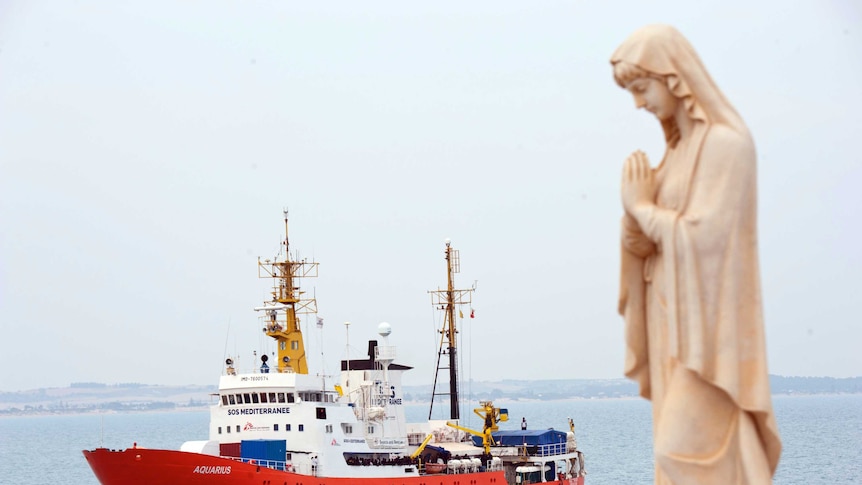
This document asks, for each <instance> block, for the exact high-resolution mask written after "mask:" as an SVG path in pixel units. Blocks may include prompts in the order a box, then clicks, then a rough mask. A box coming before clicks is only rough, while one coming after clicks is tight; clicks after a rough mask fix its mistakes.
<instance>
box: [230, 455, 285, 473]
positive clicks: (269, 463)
mask: <svg viewBox="0 0 862 485" xmlns="http://www.w3.org/2000/svg"><path fill="white" fill-rule="evenodd" d="M234 460H236V461H241V462H243V463H248V464H250V465H258V466H262V467H265V468H271V469H273V470H279V471H289V472H292V471H295V470H294V467H293V466H292V465H291V464H289V463H288V462H286V461H278V460H259V459H257V458H239V457H235V458H234Z"/></svg>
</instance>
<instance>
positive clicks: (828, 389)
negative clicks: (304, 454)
mask: <svg viewBox="0 0 862 485" xmlns="http://www.w3.org/2000/svg"><path fill="white" fill-rule="evenodd" d="M769 380H770V385H771V386H772V393H773V394H780V395H811V394H859V393H862V377H848V378H835V377H785V376H770V377H769ZM444 385H445V384H444ZM442 390H443V389H438V392H439V391H442ZM217 392H218V389H217V388H216V386H158V385H149V384H137V383H125V384H103V383H97V382H78V383H73V384H71V385H70V386H69V387H62V388H46V389H34V390H29V391H18V392H0V416H10V415H26V414H70V413H92V412H105V411H114V412H146V411H166V410H185V409H188V410H195V409H197V410H201V409H206V408H207V407H208V406H210V405H211V404H214V403H215V402H216V399H215V397H214V394H216V393H217ZM430 395H431V386H430V385H425V386H404V400H405V401H406V402H408V403H424V402H428V401H429V399H430ZM461 396H462V398H463V399H466V400H470V401H480V400H491V401H499V400H521V399H525V400H534V399H543V400H557V399H608V398H630V397H636V396H637V386H636V385H635V384H634V383H633V382H632V381H629V380H627V379H557V380H516V379H504V380H502V381H468V382H464V383H463V384H462V386H461Z"/></svg>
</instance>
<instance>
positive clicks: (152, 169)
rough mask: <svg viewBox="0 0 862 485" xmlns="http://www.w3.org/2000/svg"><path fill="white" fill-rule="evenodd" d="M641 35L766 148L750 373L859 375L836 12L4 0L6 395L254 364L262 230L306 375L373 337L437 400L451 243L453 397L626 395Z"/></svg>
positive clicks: (859, 191)
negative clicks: (654, 34)
mask: <svg viewBox="0 0 862 485" xmlns="http://www.w3.org/2000/svg"><path fill="white" fill-rule="evenodd" d="M654 22H662V23H668V24H671V25H674V26H676V27H677V28H678V29H679V30H680V31H682V33H683V34H684V35H686V36H687V37H688V38H689V40H690V41H691V43H692V44H693V45H694V47H695V49H696V50H697V51H698V52H699V54H700V56H701V58H702V59H703V61H704V63H705V64H706V66H707V68H708V69H709V71H710V72H711V74H712V76H713V78H714V79H715V81H716V83H717V84H718V86H719V87H720V88H721V89H722V91H723V92H724V94H725V95H726V97H727V98H728V99H729V100H730V101H731V103H732V104H733V105H734V106H735V107H736V108H737V110H738V111H739V112H740V114H741V115H742V116H743V118H744V119H745V121H746V123H747V124H748V126H749V128H750V129H751V131H752V133H753V136H754V138H755V141H756V143H757V147H758V153H759V160H758V163H759V166H758V168H759V223H760V253H761V260H760V263H761V268H760V269H761V273H762V283H763V298H764V302H765V321H766V332H767V346H768V349H767V350H768V362H769V371H770V373H773V374H781V375H791V376H835V377H847V376H856V375H862V352H860V351H859V342H862V325H860V323H862V318H860V314H859V302H860V301H862V284H860V275H862V257H860V248H862V224H860V222H862V216H860V211H862V158H861V157H860V150H859V148H858V145H859V143H858V139H859V137H860V134H862V94H860V86H862V7H860V3H859V2H855V1H849V0H848V1H834V2H826V1H806V2H791V3H788V2H778V1H768V2H751V1H710V2H687V1H686V2H683V1H664V2H598V1H593V2H585V1H584V2H526V1H518V2H513V1H481V2H450V1H443V2H403V1H391V2H342V1H334V2H292V1H257V2H249V1H238V0H220V1H219V0H216V1H214V0H206V1H182V2H177V1H165V0H154V1H150V2H116V1H112V0H84V1H76V2H68V1H59V0H58V1H43V2H33V1H14V0H13V1H9V0H7V1H5V2H2V3H0V220H2V233H0V285H2V286H0V332H2V337H0V355H2V357H3V362H4V367H5V368H6V371H5V372H3V373H2V375H0V391H15V390H23V389H33V388H39V387H60V386H67V385H69V384H70V383H72V382H105V383H127V382H139V383H146V384H215V383H216V382H217V380H218V376H219V375H220V373H221V370H222V367H223V365H222V363H223V361H224V357H225V356H226V355H228V354H229V355H231V356H234V357H236V356H239V358H240V363H241V365H245V366H250V365H252V359H253V357H252V355H251V354H252V351H255V350H257V351H259V352H260V351H271V350H273V346H272V345H271V344H270V343H269V342H268V339H267V338H266V337H265V336H264V335H263V333H262V332H261V325H260V323H259V322H258V320H257V317H258V315H257V314H256V313H255V312H254V311H253V310H252V309H253V307H255V306H259V305H260V304H261V302H262V301H263V300H264V299H267V298H268V289H269V285H268V283H269V282H268V281H266V280H258V279H257V268H256V264H257V257H258V256H262V257H272V256H273V255H274V254H275V253H276V251H277V250H278V243H279V240H280V239H281V237H282V231H283V224H282V214H281V211H282V208H284V207H287V208H289V210H290V215H291V219H290V222H291V244H292V248H294V249H298V250H299V251H300V252H301V255H302V256H304V257H308V258H309V259H311V258H314V259H315V260H317V261H319V262H320V277H319V278H318V279H317V280H310V281H307V282H306V283H305V286H304V289H305V290H307V291H309V292H313V293H314V294H316V296H317V299H318V306H319V309H320V313H319V315H320V316H321V317H323V318H324V321H325V325H324V328H323V331H322V332H318V330H317V329H316V328H315V326H314V325H313V324H311V325H309V326H308V331H307V333H306V344H307V347H308V351H309V354H310V359H309V360H310V362H309V364H310V366H311V367H312V369H313V371H315V372H316V371H321V370H322V371H323V372H325V373H329V374H332V373H335V372H336V370H337V369H338V364H337V362H338V360H339V359H341V358H343V357H344V356H345V355H347V353H346V351H345V327H344V325H343V322H345V321H350V322H352V325H351V326H350V347H351V349H352V350H351V354H350V355H351V356H352V357H355V358H359V357H361V356H362V355H363V354H364V352H365V347H366V341H367V340H368V339H369V338H374V337H376V333H375V332H376V328H377V325H378V324H379V323H380V322H382V321H386V322H389V323H390V324H391V325H392V327H393V333H392V336H391V337H390V343H391V344H393V345H396V346H397V347H398V352H399V354H400V357H399V359H397V362H399V363H401V364H405V365H411V366H414V368H415V369H414V370H413V371H410V372H409V373H408V374H407V375H406V376H405V383H407V384H423V383H430V382H431V381H432V379H433V372H434V359H435V352H436V350H437V344H438V339H439V336H438V335H437V334H436V333H435V325H439V322H440V319H441V316H440V314H439V312H435V311H434V310H433V308H432V306H431V301H430V297H429V295H428V293H427V291H428V290H432V289H436V288H437V287H438V286H442V285H445V262H444V260H443V249H444V240H445V239H446V238H451V240H452V243H453V246H454V247H456V248H457V249H459V250H460V254H461V273H460V274H458V275H457V284H458V286H460V287H469V286H471V285H472V284H473V282H474V281H477V282H478V284H477V291H476V293H475V295H474V304H473V308H474V309H475V311H476V318H475V319H472V320H471V319H469V318H468V319H465V321H464V322H463V324H462V326H461V335H462V338H463V341H462V349H461V350H462V352H463V355H464V357H463V358H464V360H463V368H464V371H465V372H464V376H463V377H464V378H470V377H472V378H473V379H476V380H491V381H496V380H502V379H564V378H617V377H621V376H622V368H623V360H624V359H623V350H624V346H623V323H622V320H621V318H620V317H619V316H618V315H617V313H616V301H617V290H618V274H619V244H618V241H619V235H618V226H619V224H618V221H619V218H620V215H621V214H622V208H621V203H620V197H619V179H620V168H621V165H622V162H623V160H624V159H625V157H626V156H627V155H628V154H629V153H630V152H632V151H633V150H635V149H639V148H640V149H643V150H645V151H646V152H647V153H648V155H649V156H650V158H651V160H653V162H654V163H656V162H657V161H658V160H659V159H660V158H661V155H662V152H663V148H664V144H663V140H662V136H661V131H660V128H659V125H658V122H657V121H656V120H655V119H654V118H653V117H652V115H650V114H649V113H647V112H644V111H642V110H640V111H638V110H635V108H634V103H633V101H632V99H631V97H630V96H629V95H628V94H627V93H626V92H625V91H623V90H621V89H620V88H619V87H617V86H616V84H615V83H614V82H613V78H612V75H611V68H610V64H609V62H608V60H609V58H610V56H611V54H612V52H613V51H614V49H615V48H616V47H617V45H619V44H620V43H621V42H622V41H623V40H624V39H625V38H626V37H627V36H628V35H629V34H630V33H631V32H632V31H634V30H635V29H637V28H638V27H640V26H642V25H645V24H648V23H654ZM466 314H467V310H466V309H465V315H466ZM306 322H308V323H310V322H312V319H311V318H307V319H306ZM321 344H323V345H321ZM321 348H323V351H322V353H321ZM321 355H322V356H321Z"/></svg>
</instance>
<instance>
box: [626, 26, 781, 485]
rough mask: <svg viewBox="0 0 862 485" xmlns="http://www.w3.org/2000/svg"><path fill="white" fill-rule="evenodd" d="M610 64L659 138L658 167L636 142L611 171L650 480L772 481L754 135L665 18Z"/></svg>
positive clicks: (774, 433)
mask: <svg viewBox="0 0 862 485" xmlns="http://www.w3.org/2000/svg"><path fill="white" fill-rule="evenodd" d="M611 64H612V65H613V75H614V79H615V80H616V82H617V84H619V85H620V86H621V87H623V88H624V89H626V90H628V91H629V92H630V93H631V94H632V95H633V96H634V100H635V105H636V106H637V107H638V108H645V109H646V110H647V111H649V112H651V113H652V114H654V115H655V117H656V118H658V120H659V122H660V123H661V126H662V129H663V131H664V138H665V142H666V150H665V153H664V156H663V158H662V160H661V162H660V163H659V164H658V166H656V167H655V168H653V167H652V166H651V165H650V161H649V160H648V158H647V155H646V154H645V153H643V152H642V151H635V152H634V153H632V154H631V155H630V156H629V157H628V158H627V159H626V160H625V162H624V166H623V174H622V202H623V208H624V211H625V214H624V215H623V221H622V260H621V265H620V267H621V278H620V299H619V312H620V314H621V315H623V317H624V320H625V331H626V362H625V374H626V376H627V377H629V378H631V379H633V380H635V381H637V383H638V385H639V389H640V394H641V396H643V397H644V398H646V399H649V400H650V401H652V411H653V412H652V417H653V441H654V443H653V449H654V453H655V483H656V484H661V485H664V484H676V485H682V484H698V485H708V484H722V485H726V484H764V483H771V482H772V476H773V474H774V473H775V469H776V467H777V466H778V459H779V456H780V454H781V440H780V438H779V436H778V428H777V426H776V422H775V415H774V414H773V411H772V400H771V397H770V391H769V376H768V374H767V367H766V344H765V336H764V325H763V309H762V301H761V297H760V274H759V269H758V266H759V265H758V253H757V166H756V155H755V149H754V142H753V140H752V137H751V134H750V133H749V131H748V128H747V127H746V126H745V123H744V122H743V121H742V119H741V118H740V116H739V114H738V113H737V112H736V110H734V109H733V107H732V106H731V105H730V103H729V102H728V101H727V99H725V97H724V95H722V93H721V91H719V89H718V87H717V86H716V85H715V83H714V82H713V80H712V78H711V77H710V76H709V74H708V73H707V71H706V69H705V68H704V66H703V64H702V63H701V61H700V58H699V57H698V55H697V54H696V53H695V51H694V49H693V48H692V46H691V45H690V44H689V42H688V41H687V40H686V39H685V38H684V37H683V36H682V34H680V33H679V32H678V31H677V30H676V29H674V28H673V27H669V26H665V25H650V26H647V27H644V28H641V29H640V30H638V31H636V32H635V33H634V34H632V35H631V37H629V38H628V39H627V40H626V41H625V42H623V44H622V45H621V46H620V47H619V48H618V49H617V50H616V52H614V54H613V57H612V58H611Z"/></svg>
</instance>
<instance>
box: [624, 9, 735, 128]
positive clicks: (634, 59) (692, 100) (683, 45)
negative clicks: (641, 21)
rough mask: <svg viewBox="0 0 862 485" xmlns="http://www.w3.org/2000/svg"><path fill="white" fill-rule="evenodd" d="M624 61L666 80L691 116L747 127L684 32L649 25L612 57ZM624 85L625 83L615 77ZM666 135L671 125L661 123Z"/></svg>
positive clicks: (629, 39)
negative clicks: (684, 35)
mask: <svg viewBox="0 0 862 485" xmlns="http://www.w3.org/2000/svg"><path fill="white" fill-rule="evenodd" d="M620 62H624V63H628V64H632V65H634V66H637V67H639V68H640V69H642V70H644V71H647V72H649V73H651V74H655V75H657V76H660V77H662V78H664V79H666V81H667V85H668V88H669V89H670V91H671V93H673V95H674V96H676V97H677V98H679V99H682V100H683V102H684V103H685V107H686V110H687V111H688V114H689V116H690V117H691V118H693V119H696V120H701V121H704V122H706V123H709V124H714V123H717V124H723V125H726V126H728V127H730V128H731V129H733V130H734V131H736V132H737V133H740V134H745V135H747V134H748V128H746V126H745V123H744V122H743V121H742V118H741V117H740V116H739V114H737V112H736V110H735V109H733V106H731V105H730V103H729V102H728V101H727V99H726V98H725V97H724V95H723V94H722V93H721V91H720V90H719V89H718V87H717V86H716V85H715V82H713V80H712V78H711V77H710V75H709V73H708V72H707V71H706V68H705V67H704V66H703V63H702V62H701V61H700V58H699V57H698V55H697V53H696V52H695V51H694V48H692V46H691V44H689V42H688V40H686V38H685V37H683V35H682V34H681V33H680V32H679V31H678V30H676V29H675V28H673V27H671V26H669V25H662V24H653V25H647V26H646V27H643V28H641V29H639V30H637V31H636V32H635V33H633V34H632V35H631V36H629V38H628V39H626V40H625V42H623V43H622V45H620V46H619V47H618V48H617V50H616V52H614V54H613V56H612V57H611V64H613V65H614V66H615V67H616V64H617V63H620ZM616 81H617V83H618V84H620V86H621V87H625V86H624V85H623V83H622V81H621V80H620V79H619V78H616ZM662 127H663V128H664V130H665V138H666V139H667V140H668V141H670V140H671V138H672V136H671V133H669V132H668V130H670V129H672V126H668V124H667V123H662Z"/></svg>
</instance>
